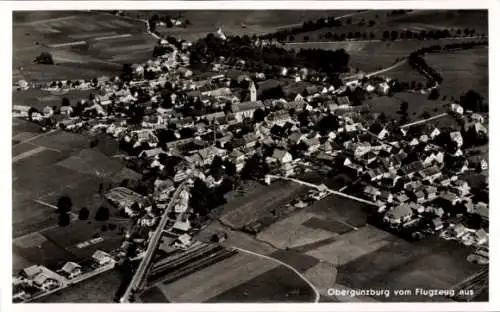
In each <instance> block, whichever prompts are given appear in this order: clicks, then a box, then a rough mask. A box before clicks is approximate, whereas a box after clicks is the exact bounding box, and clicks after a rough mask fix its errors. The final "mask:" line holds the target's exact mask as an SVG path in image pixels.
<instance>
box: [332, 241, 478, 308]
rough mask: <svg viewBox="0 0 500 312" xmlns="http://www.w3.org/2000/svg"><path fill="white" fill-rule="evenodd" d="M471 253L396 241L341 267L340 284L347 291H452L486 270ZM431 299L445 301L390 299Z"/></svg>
mask: <svg viewBox="0 0 500 312" xmlns="http://www.w3.org/2000/svg"><path fill="white" fill-rule="evenodd" d="M470 252H471V249H470V248H467V247H465V246H458V244H457V243H454V242H451V241H444V240H440V239H439V238H428V239H425V240H424V241H421V242H418V243H415V244H410V243H408V242H406V241H402V240H394V241H392V242H390V243H389V244H387V245H386V246H384V247H382V248H380V249H378V250H376V251H374V252H371V253H370V254H367V255H366V256H363V257H360V258H357V259H356V260H354V261H352V262H349V263H348V264H345V265H342V266H339V267H338V275H337V282H338V283H340V284H342V285H346V286H347V287H351V288H363V289H367V288H374V289H377V288H389V289H414V288H417V287H423V288H427V289H450V288H451V287H453V285H455V284H457V283H459V282H460V281H461V280H463V279H465V278H467V277H468V276H470V275H472V274H474V273H477V272H479V271H480V270H482V269H484V266H481V265H478V264H472V263H469V262H468V261H467V260H466V257H467V255H468V254H469V253H470ZM382 276H383V278H381V277H382ZM429 299H431V300H433V299H434V300H443V299H444V298H439V297H434V298H422V297H418V296H410V297H394V296H391V297H389V298H387V300H390V301H398V300H399V301H420V300H429Z"/></svg>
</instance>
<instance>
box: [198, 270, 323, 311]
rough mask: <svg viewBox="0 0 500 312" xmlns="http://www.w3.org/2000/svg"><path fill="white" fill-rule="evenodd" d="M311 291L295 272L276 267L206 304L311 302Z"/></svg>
mask: <svg viewBox="0 0 500 312" xmlns="http://www.w3.org/2000/svg"><path fill="white" fill-rule="evenodd" d="M313 300H314V292H313V290H312V289H311V288H310V287H309V285H307V283H306V282H304V281H303V280H302V279H300V278H299V277H298V276H297V274H295V272H293V271H292V270H290V269H288V268H285V267H277V268H275V269H272V270H270V271H268V272H266V273H264V274H262V275H259V276H257V277H255V278H253V279H251V280H250V281H248V282H246V283H243V284H241V285H239V286H237V287H234V288H233V289H231V290H229V291H226V292H224V293H222V294H220V295H218V296H216V297H213V298H211V299H210V300H208V301H207V302H210V303H214V302H219V303H220V302H252V303H255V302H261V303H266V302H276V303H278V302H280V303H282V302H312V301H313Z"/></svg>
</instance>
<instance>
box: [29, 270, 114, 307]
mask: <svg viewBox="0 0 500 312" xmlns="http://www.w3.org/2000/svg"><path fill="white" fill-rule="evenodd" d="M120 281H121V275H120V272H119V271H118V269H113V270H110V271H107V272H105V273H102V274H99V275H97V276H95V277H93V278H90V279H88V280H85V281H83V282H81V283H78V284H76V285H73V286H71V287H69V288H66V289H64V290H62V291H59V292H56V293H54V294H51V295H49V296H46V297H43V298H42V299H40V300H39V301H37V302H40V303H112V302H113V298H114V296H115V293H116V291H117V289H118V286H119V285H120Z"/></svg>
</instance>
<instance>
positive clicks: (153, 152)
mask: <svg viewBox="0 0 500 312" xmlns="http://www.w3.org/2000/svg"><path fill="white" fill-rule="evenodd" d="M160 154H165V152H164V151H163V149H162V148H161V147H157V148H153V149H149V150H143V151H142V152H141V153H140V154H139V158H146V159H149V158H153V157H156V156H158V155H160Z"/></svg>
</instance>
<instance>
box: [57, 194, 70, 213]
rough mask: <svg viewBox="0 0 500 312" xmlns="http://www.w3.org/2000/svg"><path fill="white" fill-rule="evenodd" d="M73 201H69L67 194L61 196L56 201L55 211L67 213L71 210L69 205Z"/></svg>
mask: <svg viewBox="0 0 500 312" xmlns="http://www.w3.org/2000/svg"><path fill="white" fill-rule="evenodd" d="M72 206H73V203H72V202H71V198H69V197H68V196H62V197H60V198H59V200H58V201H57V210H56V212H57V213H68V212H70V211H71V207H72Z"/></svg>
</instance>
